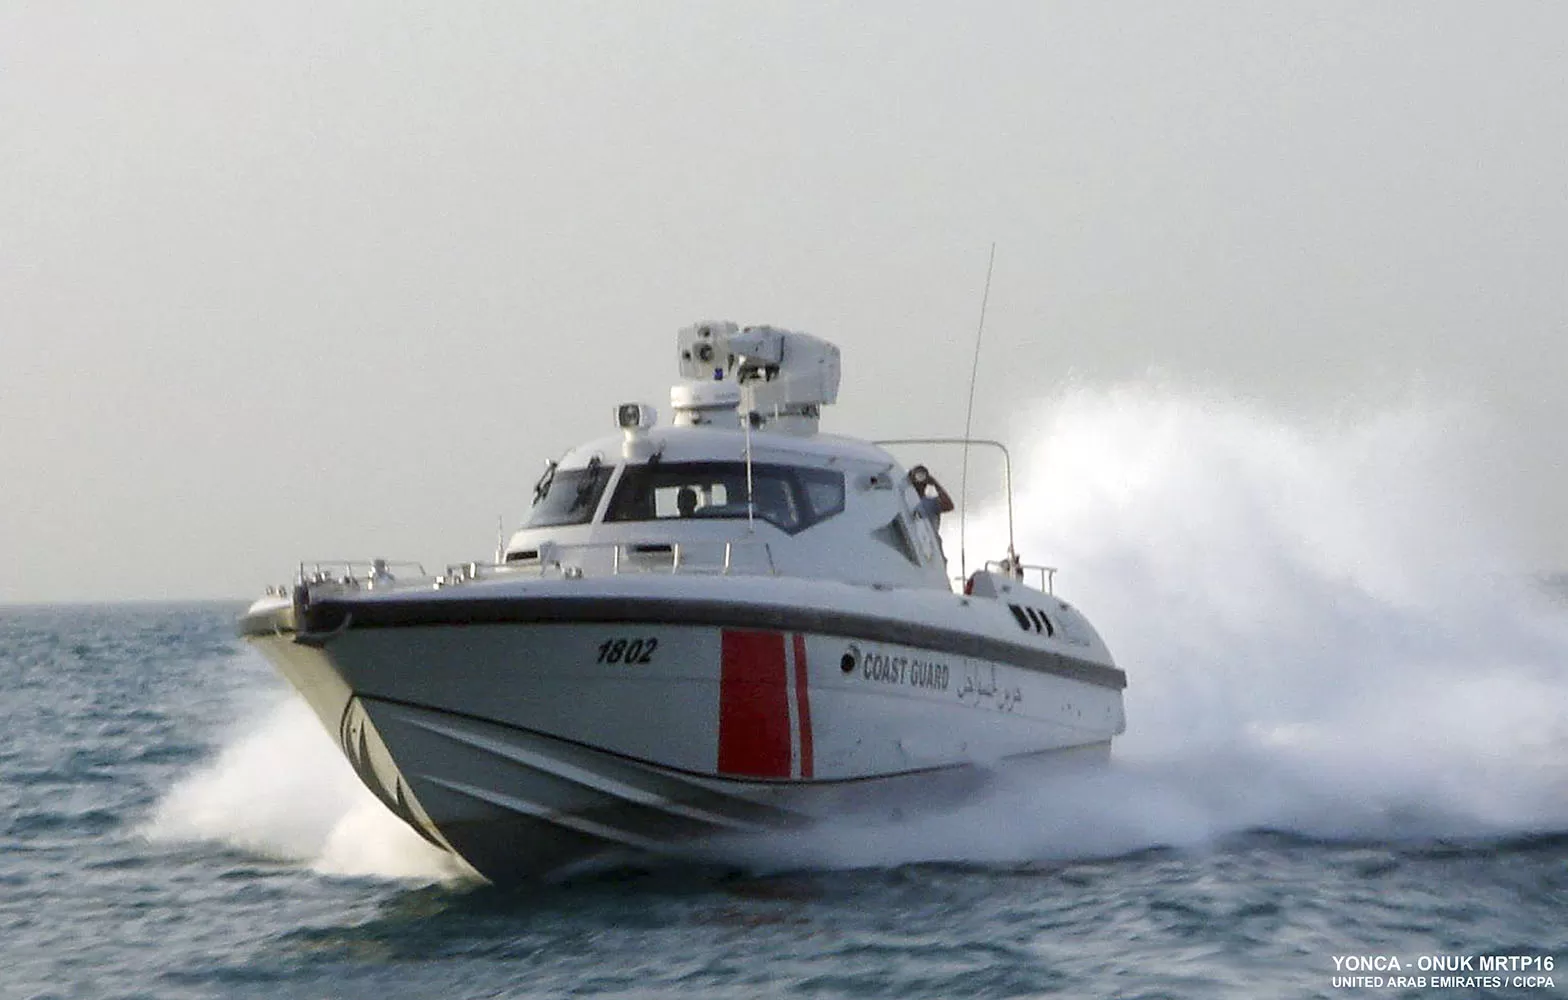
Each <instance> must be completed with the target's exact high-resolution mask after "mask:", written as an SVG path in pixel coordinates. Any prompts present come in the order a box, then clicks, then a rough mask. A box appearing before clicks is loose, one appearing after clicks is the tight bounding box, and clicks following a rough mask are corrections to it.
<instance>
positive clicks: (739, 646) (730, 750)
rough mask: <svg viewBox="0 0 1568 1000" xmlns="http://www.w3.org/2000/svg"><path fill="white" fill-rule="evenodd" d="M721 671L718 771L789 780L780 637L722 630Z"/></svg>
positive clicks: (786, 702) (786, 696) (786, 704)
mask: <svg viewBox="0 0 1568 1000" xmlns="http://www.w3.org/2000/svg"><path fill="white" fill-rule="evenodd" d="M721 648H722V652H721V656H720V671H719V772H720V773H721V774H742V775H746V776H748V777H753V778H787V777H789V776H790V775H789V742H790V741H789V691H788V686H787V685H788V680H789V678H788V675H787V674H786V673H785V671H784V635H783V633H780V632H743V631H739V630H732V629H725V630H724V634H723V639H722V641H721Z"/></svg>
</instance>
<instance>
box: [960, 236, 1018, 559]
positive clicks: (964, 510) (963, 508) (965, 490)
mask: <svg viewBox="0 0 1568 1000" xmlns="http://www.w3.org/2000/svg"><path fill="white" fill-rule="evenodd" d="M995 266H996V243H995V241H993V242H992V243H991V258H990V260H988V261H987V262H986V265H985V291H984V292H983V293H981V295H980V325H979V327H978V328H976V330H975V360H974V364H973V365H971V366H970V368H969V408H968V409H967V410H965V411H964V471H963V473H962V475H961V476H960V477H959V480H958V500H959V504H960V506H959V508H958V572H959V574H960V575H961V576H963V578H964V579H966V580H967V579H969V560H968V552H967V551H966V550H965V548H964V540H965V539H964V522H965V521H966V520H967V519H968V516H969V425H970V424H971V423H973V421H974V418H975V379H976V377H978V376H979V374H980V336H981V334H983V333H985V307H986V303H988V302H990V301H991V269H992V268H993V267H995ZM1007 555H1008V558H1012V555H1013V552H1012V543H1011V541H1009V543H1008V552H1007Z"/></svg>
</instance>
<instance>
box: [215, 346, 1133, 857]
mask: <svg viewBox="0 0 1568 1000" xmlns="http://www.w3.org/2000/svg"><path fill="white" fill-rule="evenodd" d="M676 347H677V356H678V360H679V367H680V373H681V375H682V377H683V380H682V381H681V382H679V383H678V384H676V385H675V386H674V387H673V388H672V390H671V392H670V403H671V409H672V411H673V417H672V419H671V421H670V424H669V425H668V426H659V425H658V424H657V420H656V413H655V412H654V410H653V409H652V408H651V407H649V406H647V405H644V404H640V403H627V404H623V405H621V406H619V407H618V408H617V409H616V422H617V424H618V426H619V430H618V431H617V432H615V433H613V434H612V435H611V436H609V437H606V438H602V439H599V440H595V441H590V442H588V443H587V444H584V445H582V446H581V447H578V448H575V449H573V450H572V451H570V452H568V453H567V454H566V455H565V456H564V457H562V458H561V459H560V460H559V461H556V462H551V463H549V465H548V466H547V469H546V472H545V474H544V476H543V477H542V478H541V479H540V481H539V483H538V484H537V486H536V487H535V490H534V497H533V501H534V502H533V507H532V510H531V512H530V513H529V514H528V517H527V519H526V521H525V522H524V523H523V525H522V527H521V528H520V529H519V530H517V531H516V533H515V534H513V535H512V536H511V538H510V541H509V542H507V543H506V545H505V546H504V549H503V550H502V551H500V552H498V553H497V557H496V559H495V560H494V562H488V561H487V562H485V563H467V564H463V565H455V566H450V567H447V568H446V570H445V571H444V572H442V573H439V574H434V575H428V574H426V573H425V572H424V570H423V569H422V568H420V567H416V566H411V565H403V564H394V563H389V562H386V561H382V560H371V561H367V562H364V563H336V564H326V563H315V564H305V565H301V567H300V572H299V576H298V579H297V582H296V583H295V584H294V585H293V586H292V587H285V588H279V589H278V590H276V591H269V593H268V594H267V595H266V596H264V597H262V598H261V599H259V600H257V601H256V602H255V604H253V605H252V606H251V607H250V609H249V611H248V612H247V613H246V614H245V615H244V617H243V619H242V621H241V626H240V628H241V632H242V634H243V635H244V636H245V637H246V638H247V639H249V640H250V641H251V642H254V643H255V644H256V646H257V647H259V648H260V649H261V651H262V652H263V653H264V654H265V655H266V656H267V657H268V658H269V659H270V660H271V661H272V662H273V663H274V664H276V666H277V667H278V669H279V670H280V671H281V672H282V673H283V675H284V676H285V677H286V678H287V679H288V680H289V681H290V682H291V683H292V684H293V685H294V686H295V687H296V688H298V689H299V691H300V693H301V694H302V695H303V696H304V697H305V699H306V701H308V702H309V703H310V705H311V707H312V708H313V709H314V710H315V713H316V714H317V715H318V716H319V717H320V719H321V721H322V723H323V724H324V725H325V726H326V727H327V729H328V731H329V732H330V733H332V734H333V735H335V736H336V738H337V741H338V744H339V746H340V747H341V748H342V750H343V753H344V754H345V755H346V756H347V758H348V760H349V761H350V762H351V763H352V765H353V767H354V769H355V771H356V772H357V773H358V775H359V777H360V778H361V780H363V781H364V783H365V784H366V785H367V786H368V787H369V788H370V789H371V790H372V791H373V792H374V793H375V794H376V795H377V796H378V797H379V798H380V799H381V801H382V802H384V803H385V804H386V805H387V807H388V808H389V809H391V810H392V812H393V813H395V814H396V815H397V816H399V817H400V818H402V819H403V820H404V821H405V822H406V823H408V824H409V825H410V826H411V827H413V828H414V829H415V830H416V831H418V832H419V833H420V834H421V835H423V836H424V837H425V838H426V839H428V840H429V841H431V842H432V843H434V844H436V845H438V846H439V847H441V848H443V849H445V850H447V851H450V852H452V853H454V854H456V855H458V856H459V857H461V858H462V859H463V860H464V861H466V862H467V863H468V864H469V865H470V866H472V868H474V869H475V870H476V871H477V872H479V873H480V874H481V875H483V876H484V877H485V878H487V879H490V880H491V881H494V882H500V883H509V882H517V881H520V880H526V879H532V878H549V877H552V876H560V875H563V874H569V873H571V872H575V871H581V870H583V869H584V868H585V867H592V866H593V865H595V864H600V863H604V864H613V863H624V862H625V861H627V860H629V859H635V858H637V857H639V856H647V855H657V856H665V857H668V856H676V857H679V856H680V855H681V854H682V852H683V850H686V849H688V848H689V847H690V846H691V845H693V844H697V843H701V842H703V841H705V840H706V839H707V838H710V837H713V836H715V835H720V836H727V835H736V834H740V835H744V834H748V833H754V832H765V831H778V830H790V829H798V828H801V827H804V826H807V825H810V824H813V823H816V822H819V821H821V820H824V819H828V818H841V817H845V816H852V815H854V814H857V813H866V812H871V813H881V814H882V815H888V814H891V813H892V812H893V811H894V810H902V811H904V812H903V814H904V815H908V811H907V810H909V809H911V808H914V809H919V808H924V807H935V806H938V805H943V804H951V803H954V802H956V801H962V799H963V797H964V796H966V795H968V794H970V793H972V792H973V790H974V789H975V788H976V786H977V785H978V784H980V783H981V782H982V780H983V778H984V777H985V775H987V774H989V773H991V772H992V771H993V770H995V769H997V768H1003V767H1007V766H1009V765H1014V764H1017V765H1023V764H1025V763H1027V762H1032V761H1041V760H1048V759H1050V760H1054V759H1058V758H1063V757H1066V756H1074V757H1080V756H1089V757H1103V756H1105V755H1106V754H1107V753H1108V752H1109V748H1110V743H1111V739H1112V737H1114V736H1116V735H1118V734H1119V733H1121V732H1122V731H1123V729H1124V720H1123V712H1122V690H1123V688H1124V687H1125V686H1126V678H1125V675H1124V674H1123V673H1122V671H1121V670H1119V669H1118V668H1117V667H1116V665H1115V664H1114V663H1113V661H1112V658H1111V655H1110V653H1109V651H1108V650H1107V649H1106V646H1105V644H1104V643H1103V642H1102V641H1101V639H1100V637H1099V635H1098V634H1097V633H1096V632H1095V630H1094V629H1093V628H1092V627H1091V626H1090V624H1089V622H1088V621H1087V620H1086V619H1085V618H1084V617H1083V616H1082V615H1081V614H1080V613H1079V612H1078V611H1077V610H1076V609H1075V608H1073V607H1072V606H1071V605H1069V604H1068V603H1067V602H1066V601H1063V600H1061V599H1060V598H1058V597H1057V596H1055V594H1054V593H1053V592H1052V590H1053V587H1052V586H1051V583H1052V580H1051V578H1050V577H1049V576H1048V575H1047V573H1046V571H1045V569H1044V568H1043V567H1036V569H1038V570H1039V571H1040V576H1039V577H1038V580H1037V581H1036V577H1034V576H1032V575H1031V576H1029V581H1030V582H1026V580H1025V577H1026V575H1027V574H1026V572H1025V570H1026V567H1025V566H1024V565H1023V564H1021V562H1020V561H1019V559H1018V556H1017V555H1016V553H1015V552H1014V551H1013V550H1012V545H1011V542H1009V549H1008V552H1007V553H1006V554H1005V556H1004V558H1002V559H1001V560H999V561H997V562H993V563H987V564H986V566H985V567H984V568H982V569H979V570H977V571H975V572H974V573H972V574H970V575H969V576H968V577H967V578H963V577H962V576H960V577H959V578H956V579H954V580H952V581H950V579H949V570H948V566H947V563H946V560H945V558H944V555H943V551H942V546H941V542H940V539H939V536H938V534H937V532H936V530H935V527H934V525H933V524H932V521H931V517H930V515H929V514H928V513H927V512H926V511H925V510H924V509H923V507H922V505H921V504H920V502H919V500H920V498H919V494H918V493H917V491H916V490H915V489H914V488H913V486H912V485H911V484H910V482H909V481H908V478H907V474H906V472H905V470H904V469H903V468H902V467H901V466H900V465H899V463H898V462H897V461H896V460H895V459H894V458H893V456H892V455H891V454H890V453H889V452H888V451H887V450H884V447H882V446H879V445H877V444H872V443H867V442H863V441H859V440H854V439H851V438H846V437H836V436H831V435H827V434H822V433H819V432H818V424H819V420H820V415H821V409H822V407H824V406H827V405H830V404H832V403H834V402H835V401H836V399H837V397H838V389H839V381H840V360H839V351H838V348H837V347H836V346H834V345H833V344H831V343H828V342H827V341H825V340H822V339H819V338H817V337H813V336H810V335H808V334H804V333H799V332H794V331H789V330H782V329H776V328H772V327H749V328H746V329H740V328H739V327H737V326H736V325H735V324H733V323H705V324H698V325H695V326H692V327H688V328H686V329H683V330H681V331H680V332H679V333H678V335H677V342H676ZM883 444H884V445H887V446H888V447H891V446H892V443H890V442H884V443H883ZM1009 480H1010V475H1009ZM1009 488H1010V484H1009ZM1010 504H1011V500H1010V497H1009V508H1010ZM1034 582H1038V584H1039V585H1038V586H1036V585H1032V583H1034Z"/></svg>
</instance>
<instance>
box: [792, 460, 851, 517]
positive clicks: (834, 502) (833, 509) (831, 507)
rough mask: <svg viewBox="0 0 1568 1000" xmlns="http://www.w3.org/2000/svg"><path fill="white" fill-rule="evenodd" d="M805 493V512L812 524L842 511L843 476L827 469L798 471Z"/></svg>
mask: <svg viewBox="0 0 1568 1000" xmlns="http://www.w3.org/2000/svg"><path fill="white" fill-rule="evenodd" d="M797 474H798V475H799V476H800V484H801V486H803V487H804V488H805V492H806V510H807V511H808V512H809V513H808V516H809V517H810V519H811V521H812V522H813V523H815V522H817V521H821V520H823V519H824V518H829V517H832V516H833V515H834V514H840V513H843V511H844V474H843V473H842V472H833V471H831V470H828V469H800V470H798V473H797Z"/></svg>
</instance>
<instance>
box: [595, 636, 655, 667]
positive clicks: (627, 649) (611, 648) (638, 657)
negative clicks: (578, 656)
mask: <svg viewBox="0 0 1568 1000" xmlns="http://www.w3.org/2000/svg"><path fill="white" fill-rule="evenodd" d="M658 648H659V640H658V639H655V638H654V637H652V636H649V637H647V638H646V639H606V640H604V641H603V642H601V643H599V659H598V660H597V661H596V662H598V663H652V662H653V651H654V650H656V649H658Z"/></svg>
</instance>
